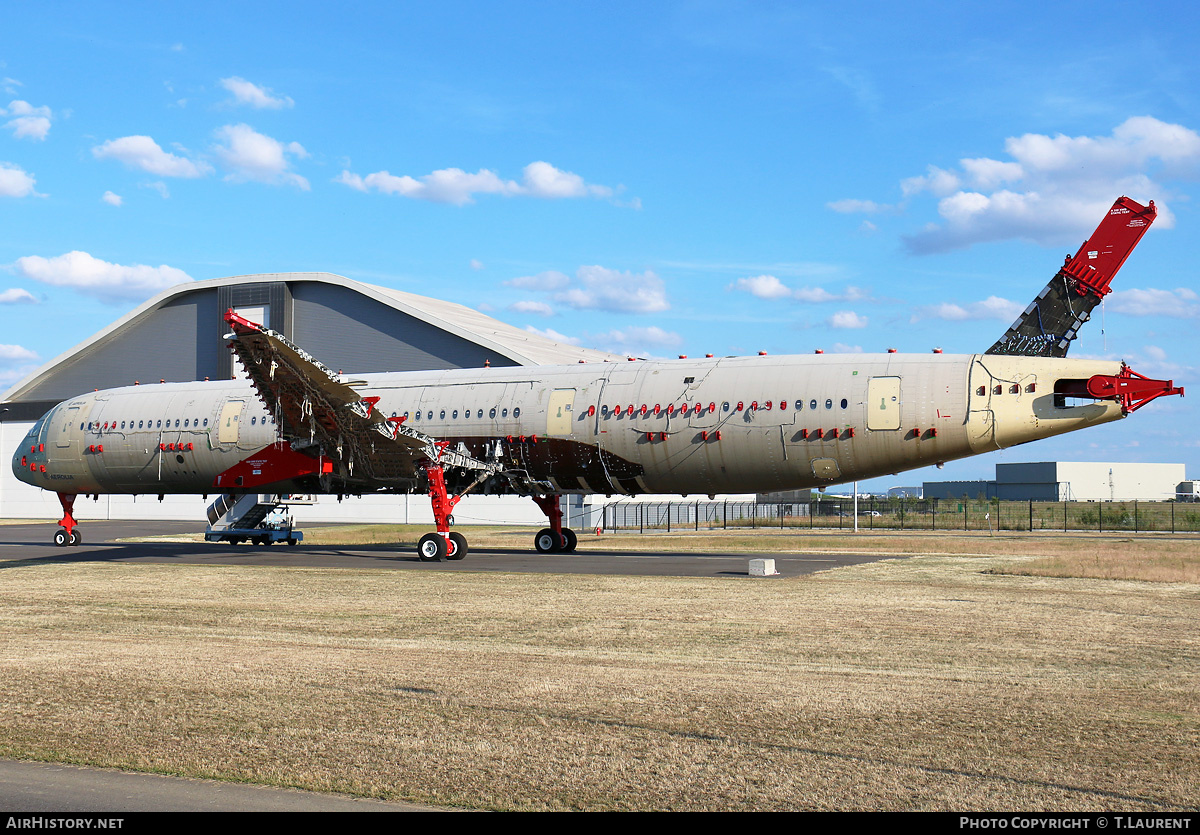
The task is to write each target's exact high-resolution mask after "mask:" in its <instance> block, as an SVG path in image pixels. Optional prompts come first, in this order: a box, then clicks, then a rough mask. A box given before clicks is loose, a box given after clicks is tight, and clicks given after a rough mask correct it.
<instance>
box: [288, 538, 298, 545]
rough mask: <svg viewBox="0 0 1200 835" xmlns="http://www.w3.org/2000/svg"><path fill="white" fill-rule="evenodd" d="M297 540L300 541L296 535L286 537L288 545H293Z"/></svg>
mask: <svg viewBox="0 0 1200 835" xmlns="http://www.w3.org/2000/svg"><path fill="white" fill-rule="evenodd" d="M299 541H300V540H298V539H296V537H294V536H291V537H288V541H287V543H288V545H295V544H296V543H297V542H299Z"/></svg>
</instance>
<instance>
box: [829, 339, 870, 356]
mask: <svg viewBox="0 0 1200 835" xmlns="http://www.w3.org/2000/svg"><path fill="white" fill-rule="evenodd" d="M832 350H833V353H835V354H861V353H862V352H863V348H862V346H861V345H847V344H846V343H844V342H835V343H833V349H832Z"/></svg>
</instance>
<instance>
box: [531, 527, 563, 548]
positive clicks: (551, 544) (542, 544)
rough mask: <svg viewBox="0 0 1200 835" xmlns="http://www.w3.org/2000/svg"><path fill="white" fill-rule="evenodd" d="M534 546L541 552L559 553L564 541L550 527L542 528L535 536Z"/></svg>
mask: <svg viewBox="0 0 1200 835" xmlns="http://www.w3.org/2000/svg"><path fill="white" fill-rule="evenodd" d="M533 547H534V548H535V549H537V552H538V553H539V554H557V553H558V552H559V551H560V550H562V542H561V541H560V540H559V537H557V536H555V535H554V531H552V530H550V529H549V528H542V529H541V530H540V531H538V532H537V536H535V537H534V538H533Z"/></svg>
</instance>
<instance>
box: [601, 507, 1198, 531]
mask: <svg viewBox="0 0 1200 835" xmlns="http://www.w3.org/2000/svg"><path fill="white" fill-rule="evenodd" d="M593 513H594V514H595V516H594V518H595V519H596V521H597V522H598V523H599V524H600V526H601V527H602V528H603V529H604V530H610V531H618V530H619V531H639V532H642V533H645V532H653V531H667V532H670V531H687V530H693V531H700V530H729V529H738V528H753V529H757V528H810V529H813V530H816V529H821V530H831V529H832V530H854V501H853V499H822V500H821V501H813V502H808V503H791V504H788V503H764V502H736V501H719V502H705V501H695V502H613V503H610V504H607V505H604V506H603V507H600V508H595V509H594V511H593ZM858 529H859V531H860V532H861V531H864V530H865V531H871V530H889V531H893V530H901V531H903V530H920V531H952V530H958V531H989V530H990V531H1059V532H1064V533H1067V532H1070V531H1094V532H1100V533H1103V532H1105V531H1128V532H1130V533H1142V532H1161V533H1182V532H1188V531H1200V504H1195V503H1190V502H1147V501H1128V502H1035V501H1000V500H997V499H989V500H983V499H980V500H946V499H859V501H858Z"/></svg>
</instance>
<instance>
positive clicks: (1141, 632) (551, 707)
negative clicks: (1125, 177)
mask: <svg viewBox="0 0 1200 835" xmlns="http://www.w3.org/2000/svg"><path fill="white" fill-rule="evenodd" d="M1016 561H1018V560H1017V559H1016V558H1011V557H1008V558H998V557H987V558H984V557H961V556H940V557H938V556H929V557H917V558H913V559H907V560H902V561H895V562H886V563H876V564H871V565H863V566H857V567H853V568H847V569H839V570H837V571H832V572H826V573H824V574H820V575H814V576H812V577H808V578H799V579H795V580H783V579H776V580H762V581H751V580H749V579H725V580H704V579H700V580H698V579H683V578H631V577H588V576H549V575H528V574H523V575H504V574H492V573H489V574H469V573H440V572H426V571H421V572H416V571H388V572H370V571H354V570H345V569H328V570H326V569H279V568H251V567H211V566H155V565H137V566H134V565H116V564H112V565H109V564H86V563H80V564H68V565H25V566H22V567H14V568H8V569H4V570H0V636H3V637H2V638H0V754H2V755H5V756H11V757H26V758H33V759H43V760H55V761H69V762H79V763H91V764H97V765H106V766H116V767H122V768H130V769H135V770H146V771H159V772H166V773H173V774H187V775H199V776H208V777H217V778H221V779H229V780H246V781H253V782H263V783H270V784H277V785H291V786H301V787H304V788H310V789H317V790H336V791H344V792H350V793H356V794H362V795H370V796H376V797H383V798H404V799H409V800H415V801H420V802H425V803H435V804H448V805H461V806H466V807H471V808H495V809H965V808H974V809H1030V810H1037V809H1194V808H1195V807H1196V805H1197V802H1198V801H1200V764H1198V762H1197V758H1196V750H1197V742H1198V741H1200V696H1198V695H1197V694H1198V692H1200V687H1198V685H1200V644H1198V642H1197V637H1196V629H1195V624H1196V623H1197V619H1198V616H1200V587H1198V586H1195V585H1187V584H1172V585H1167V584H1154V583H1137V582H1127V581H1116V582H1113V581H1107V582H1101V581H1096V580H1060V579H1050V578H1040V577H1026V576H1013V575H999V574H986V573H983V570H984V569H988V568H992V569H995V568H999V567H1001V566H1002V565H1004V564H1009V563H1014V562H1016Z"/></svg>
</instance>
